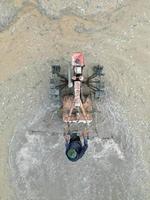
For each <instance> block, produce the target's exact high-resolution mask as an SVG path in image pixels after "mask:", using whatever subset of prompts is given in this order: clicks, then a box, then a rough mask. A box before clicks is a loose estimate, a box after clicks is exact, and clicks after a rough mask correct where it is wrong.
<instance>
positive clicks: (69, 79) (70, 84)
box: [68, 66, 73, 88]
mask: <svg viewBox="0 0 150 200" xmlns="http://www.w3.org/2000/svg"><path fill="white" fill-rule="evenodd" d="M71 77H72V74H71V67H70V66H68V88H71V87H72V86H73V83H72V80H71Z"/></svg>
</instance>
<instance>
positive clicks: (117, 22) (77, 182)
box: [0, 0, 150, 200]
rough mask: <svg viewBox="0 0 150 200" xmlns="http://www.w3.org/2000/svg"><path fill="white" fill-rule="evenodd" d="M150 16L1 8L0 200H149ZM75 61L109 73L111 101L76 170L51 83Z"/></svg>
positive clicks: (44, 3) (18, 4)
mask: <svg viewBox="0 0 150 200" xmlns="http://www.w3.org/2000/svg"><path fill="white" fill-rule="evenodd" d="M149 10H150V1H149V0H143V1H140V0H136V1H135V0H131V1H128V0H124V1H123V0H120V1H119V0H111V1H106V0H102V1H97V0H95V1H94V2H93V1H91V0H87V1H81V0H80V1H79V0H77V1H73V2H72V1H69V0H63V1H60V0H57V1H48V0H37V1H36V0H35V1H34V0H32V1H27V0H8V1H3V0H1V1H0V200H17V199H21V200H38V199H39V200H63V199H66V198H67V199H69V200H76V199H87V200H91V199H94V200H99V199H101V200H104V199H105V200H149V199H150V189H149V188H150V103H149V101H150V90H149V87H150V67H149V66H150V37H149V35H150V12H149ZM75 51H82V52H84V54H85V59H86V64H87V68H89V67H91V66H92V65H93V64H97V63H99V64H102V65H103V66H104V69H105V95H104V96H103V97H102V99H101V101H99V102H96V106H97V114H96V118H95V121H96V127H97V130H98V135H97V136H96V137H94V138H91V140H90V141H89V149H88V152H87V154H86V155H85V157H84V158H83V159H82V160H81V161H79V162H77V163H73V164H72V163H70V162H69V161H68V160H67V159H66V158H65V155H64V141H63V136H62V128H63V124H62V121H61V119H60V117H59V114H58V109H54V107H53V106H52V102H51V96H50V91H49V77H50V66H51V64H52V63H56V62H57V63H60V64H62V65H63V66H64V67H65V66H66V65H67V64H68V62H70V59H71V54H72V52H75ZM56 122H57V123H56ZM110 136H113V138H112V139H110V140H103V138H104V137H105V138H106V137H110Z"/></svg>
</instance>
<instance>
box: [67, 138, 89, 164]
mask: <svg viewBox="0 0 150 200" xmlns="http://www.w3.org/2000/svg"><path fill="white" fill-rule="evenodd" d="M65 146H66V156H67V157H68V155H67V151H68V150H69V149H75V150H76V152H77V156H76V157H75V158H74V159H72V158H69V157H68V159H69V160H71V161H73V162H74V161H77V160H79V159H80V158H82V156H83V155H84V153H85V151H86V150H87V148H88V141H87V139H85V138H84V145H83V146H82V143H81V140H80V137H79V136H76V137H72V138H71V139H70V142H69V143H68V142H66V145H65Z"/></svg>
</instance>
